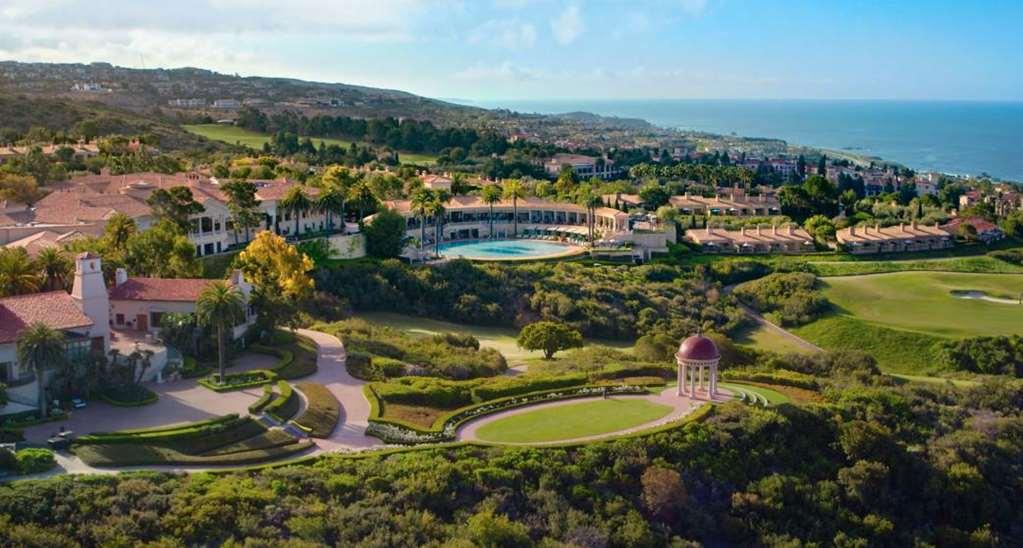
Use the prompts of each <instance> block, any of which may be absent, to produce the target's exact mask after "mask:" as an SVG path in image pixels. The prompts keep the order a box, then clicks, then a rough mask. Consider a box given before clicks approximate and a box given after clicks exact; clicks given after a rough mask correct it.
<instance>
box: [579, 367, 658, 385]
mask: <svg viewBox="0 0 1023 548" xmlns="http://www.w3.org/2000/svg"><path fill="white" fill-rule="evenodd" d="M675 375H676V371H675V368H673V367H661V366H658V365H637V366H632V367H627V366H622V367H615V368H612V369H605V370H603V371H598V372H596V373H593V374H591V375H590V380H593V381H602V380H611V379H624V378H627V377H660V378H661V379H673V378H675Z"/></svg>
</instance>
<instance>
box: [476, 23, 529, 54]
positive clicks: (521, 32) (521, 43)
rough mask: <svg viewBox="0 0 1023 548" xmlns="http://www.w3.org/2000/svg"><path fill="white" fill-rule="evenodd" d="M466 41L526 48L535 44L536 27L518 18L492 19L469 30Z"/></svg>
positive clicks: (514, 48)
mask: <svg viewBox="0 0 1023 548" xmlns="http://www.w3.org/2000/svg"><path fill="white" fill-rule="evenodd" d="M468 41H469V43H470V44H496V45H498V46H501V47H504V48H508V49H513V50H519V49H527V48H531V47H533V45H534V44H536V27H535V26H534V25H533V24H532V23H523V22H521V21H518V20H511V21H502V20H497V19H492V20H490V21H487V22H485V23H483V24H482V25H480V26H479V27H477V28H476V29H474V30H473V31H472V32H470V33H469V36H468Z"/></svg>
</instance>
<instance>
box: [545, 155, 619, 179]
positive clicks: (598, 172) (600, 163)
mask: <svg viewBox="0 0 1023 548" xmlns="http://www.w3.org/2000/svg"><path fill="white" fill-rule="evenodd" d="M564 166H570V167H571V168H572V170H573V171H575V174H576V175H578V176H579V177H580V178H583V179H589V178H590V177H597V178H599V179H613V178H614V177H616V176H618V175H619V174H620V173H621V172H622V170H621V169H618V168H616V167H615V163H614V161H613V160H611V159H607V158H594V157H593V156H583V155H582V154H555V155H554V156H553V157H552V158H551V159H550V160H547V161H546V162H545V163H544V170H545V171H546V172H547V174H548V175H550V176H552V177H556V176H557V175H558V173H561V169H562V168H563V167H564Z"/></svg>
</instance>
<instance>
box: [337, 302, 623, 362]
mask: <svg viewBox="0 0 1023 548" xmlns="http://www.w3.org/2000/svg"><path fill="white" fill-rule="evenodd" d="M357 317H358V318H361V319H363V320H366V321H368V322H372V323H378V324H381V325H387V326H390V327H393V328H395V329H400V330H402V331H405V332H407V333H410V334H413V335H420V336H424V337H431V336H433V335H437V334H440V333H469V334H470V335H472V336H474V337H476V338H477V339H478V340H479V341H480V346H489V347H490V348H493V349H495V350H497V351H498V352H500V353H501V354H503V355H504V357H505V359H507V360H508V364H509V365H520V364H525V363H529V362H531V361H536V360H540V359H542V358H543V352H539V351H537V352H530V351H528V350H523V349H521V348H519V347H518V345H517V344H516V343H515V339H516V338H517V337H518V334H519V333H518V331H517V330H515V329H512V328H509V327H482V326H477V325H466V324H460V323H452V322H445V321H441V320H431V319H429V318H419V317H415V316H406V315H404V314H395V313H392V312H360V313H359V314H357ZM586 343H587V344H590V343H596V344H602V345H605V346H612V347H614V348H618V349H621V350H629V349H631V348H632V344H630V343H625V342H621V341H605V340H593V339H587V340H586Z"/></svg>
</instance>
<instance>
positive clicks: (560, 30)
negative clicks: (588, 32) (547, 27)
mask: <svg viewBox="0 0 1023 548" xmlns="http://www.w3.org/2000/svg"><path fill="white" fill-rule="evenodd" d="M584 27H585V25H584V24H583V18H582V14H581V13H580V12H579V6H574V5H573V6H568V7H567V8H565V11H563V12H561V15H559V16H558V17H556V18H555V19H554V20H553V21H551V32H553V33H554V39H555V40H557V42H558V43H559V44H562V45H568V44H571V43H572V42H574V41H575V39H576V38H579V35H581V34H582V33H583V28H584Z"/></svg>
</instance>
